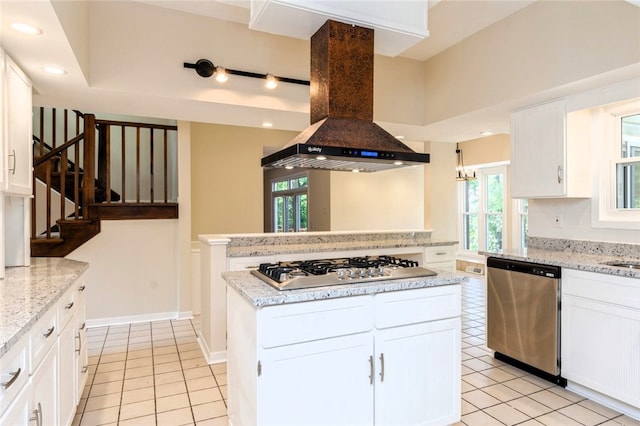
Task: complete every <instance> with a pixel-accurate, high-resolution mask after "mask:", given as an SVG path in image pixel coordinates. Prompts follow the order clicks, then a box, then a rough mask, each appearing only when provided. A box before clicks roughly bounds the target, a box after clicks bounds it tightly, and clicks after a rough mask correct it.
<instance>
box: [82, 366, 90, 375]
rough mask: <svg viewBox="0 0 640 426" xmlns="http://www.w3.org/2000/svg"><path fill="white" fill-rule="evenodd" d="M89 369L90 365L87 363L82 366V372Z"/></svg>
mask: <svg viewBox="0 0 640 426" xmlns="http://www.w3.org/2000/svg"><path fill="white" fill-rule="evenodd" d="M87 371H89V366H88V365H85V366H84V367H82V373H83V374H84V373H86V372H87Z"/></svg>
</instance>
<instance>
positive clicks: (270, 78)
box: [265, 74, 278, 89]
mask: <svg viewBox="0 0 640 426" xmlns="http://www.w3.org/2000/svg"><path fill="white" fill-rule="evenodd" d="M265 86H266V87H267V89H275V88H276V87H277V86H278V80H276V78H275V76H274V75H273V74H267V83H266V84H265Z"/></svg>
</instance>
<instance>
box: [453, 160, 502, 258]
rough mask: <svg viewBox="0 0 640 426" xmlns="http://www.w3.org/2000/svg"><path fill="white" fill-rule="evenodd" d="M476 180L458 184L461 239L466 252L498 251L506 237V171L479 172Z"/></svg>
mask: <svg viewBox="0 0 640 426" xmlns="http://www.w3.org/2000/svg"><path fill="white" fill-rule="evenodd" d="M477 176H478V179H477V180H468V181H464V182H462V183H461V184H460V185H461V209H460V210H461V212H462V226H461V233H462V235H461V238H460V240H461V241H462V245H463V249H464V250H466V251H474V252H475V251H478V250H487V251H492V252H496V251H500V250H502V248H503V246H504V241H506V238H507V235H506V234H507V232H505V226H504V225H505V223H506V220H505V217H506V216H505V215H506V212H505V210H506V209H505V206H506V200H505V194H506V184H505V176H506V168H505V167H491V168H485V169H479V170H478V171H477Z"/></svg>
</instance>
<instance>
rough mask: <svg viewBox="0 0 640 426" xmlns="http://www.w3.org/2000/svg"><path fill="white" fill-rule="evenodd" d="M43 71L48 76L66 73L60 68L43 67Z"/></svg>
mask: <svg viewBox="0 0 640 426" xmlns="http://www.w3.org/2000/svg"><path fill="white" fill-rule="evenodd" d="M43 70H45V71H46V72H48V73H49V74H55V75H64V74H66V73H67V71H66V70H64V69H62V68H60V67H44V68H43Z"/></svg>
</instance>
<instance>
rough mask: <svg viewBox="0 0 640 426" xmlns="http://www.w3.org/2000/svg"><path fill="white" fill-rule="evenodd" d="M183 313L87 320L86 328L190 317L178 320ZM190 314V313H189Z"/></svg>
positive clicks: (160, 313)
mask: <svg viewBox="0 0 640 426" xmlns="http://www.w3.org/2000/svg"><path fill="white" fill-rule="evenodd" d="M182 314H184V313H178V312H159V313H155V314H143V315H129V316H124V317H111V318H100V319H88V320H87V327H88V328H91V327H106V326H111V325H122V324H136V323H140V322H153V321H166V320H175V319H188V318H192V317H193V315H191V316H190V317H184V318H180V315H182ZM189 314H191V312H189Z"/></svg>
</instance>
